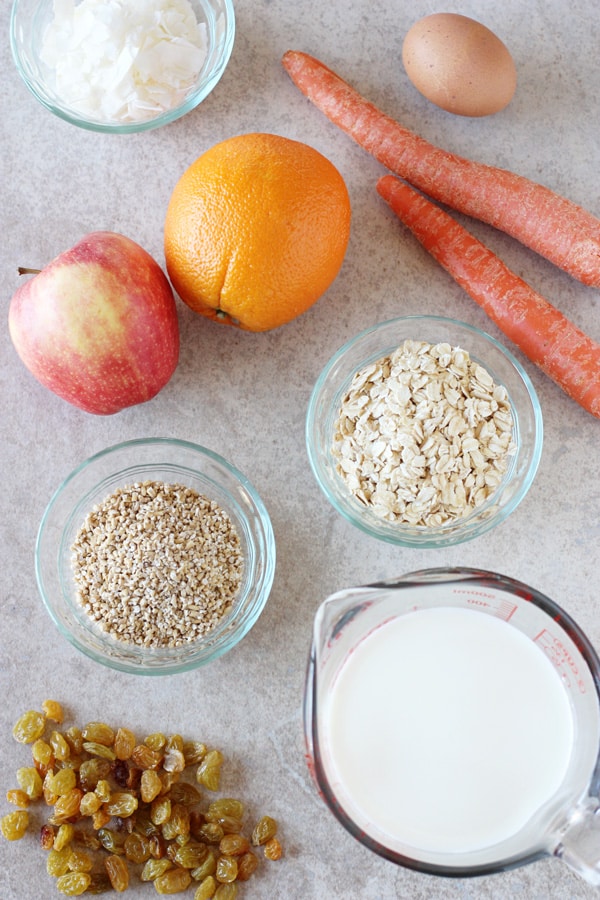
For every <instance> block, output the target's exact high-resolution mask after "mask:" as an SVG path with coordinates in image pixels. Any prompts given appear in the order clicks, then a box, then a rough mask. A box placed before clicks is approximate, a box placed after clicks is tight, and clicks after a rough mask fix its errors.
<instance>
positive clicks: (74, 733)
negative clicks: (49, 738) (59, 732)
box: [63, 725, 83, 755]
mask: <svg viewBox="0 0 600 900" xmlns="http://www.w3.org/2000/svg"><path fill="white" fill-rule="evenodd" d="M63 737H64V739H65V741H66V742H67V744H68V745H69V748H70V750H71V753H74V754H75V755H77V754H78V753H81V751H82V750H83V736H82V734H81V729H80V728H77V726H76V725H71V727H70V728H67V730H66V731H65V732H64V735H63Z"/></svg>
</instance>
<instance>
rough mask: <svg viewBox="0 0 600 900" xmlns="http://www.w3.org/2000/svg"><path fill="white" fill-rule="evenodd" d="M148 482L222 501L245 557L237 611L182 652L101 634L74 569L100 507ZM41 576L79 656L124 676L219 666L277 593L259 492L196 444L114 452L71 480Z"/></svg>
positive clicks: (158, 442)
mask: <svg viewBox="0 0 600 900" xmlns="http://www.w3.org/2000/svg"><path fill="white" fill-rule="evenodd" d="M146 479H148V480H154V481H165V482H168V483H179V484H184V485H187V486H188V487H191V488H193V489H195V490H196V491H198V492H199V493H201V494H203V495H204V496H205V497H208V498H210V499H212V500H215V501H216V503H218V504H219V506H221V507H222V508H223V509H224V510H225V511H226V512H227V513H228V514H229V517H230V518H231V520H232V522H233V524H234V526H235V528H236V530H237V532H238V536H239V539H240V542H241V550H242V553H243V556H244V572H243V577H242V584H241V587H240V590H239V594H238V597H237V599H236V601H235V603H234V606H233V609H232V610H231V612H230V613H229V614H227V615H226V616H224V618H223V619H222V620H221V621H220V622H219V623H218V624H217V625H216V626H215V627H214V628H213V629H212V630H211V631H210V632H208V634H206V635H204V636H203V637H202V638H201V639H199V640H198V641H196V642H193V643H192V642H190V643H189V644H185V645H184V646H182V647H177V648H144V647H141V646H138V645H136V644H126V643H125V642H123V641H118V640H116V639H115V638H112V637H111V636H110V635H108V634H106V633H104V632H103V631H101V630H100V629H99V628H98V627H97V626H96V625H95V623H94V622H93V620H92V618H91V617H90V616H89V615H88V614H87V613H86V611H85V610H84V608H83V607H82V606H81V605H80V603H79V602H78V600H77V593H76V585H75V581H74V578H73V574H72V569H71V546H72V544H73V541H74V539H75V536H76V534H77V532H78V531H79V529H80V528H81V526H82V524H83V522H84V520H85V518H86V516H87V514H88V513H89V512H90V511H91V509H92V507H93V506H94V504H97V503H100V502H102V501H103V500H104V499H105V498H106V497H107V496H108V495H109V494H111V493H113V491H115V490H116V489H117V488H119V487H123V486H125V485H129V484H131V483H132V482H135V481H143V480H146ZM35 569H36V577H37V582H38V587H39V590H40V593H41V596H42V599H43V601H44V603H45V605H46V609H47V610H48V612H49V613H50V616H51V617H52V619H53V620H54V623H55V624H56V625H57V627H58V629H59V631H60V632H61V633H62V634H63V635H64V637H66V638H67V639H68V640H69V641H70V642H71V643H72V644H73V645H74V646H75V647H77V649H78V650H81V651H82V652H83V653H85V654H86V655H87V656H89V657H90V658H91V659H93V660H95V661H96V662H99V663H103V664H104V665H106V666H110V667H112V668H114V669H119V670H121V671H123V672H130V673H134V674H142V675H169V674H173V673H175V672H184V671H187V670H189V669H193V668H195V667H198V666H201V665H204V664H205V663H208V662H210V661H211V660H213V659H216V658H217V657H219V656H221V655H222V654H224V653H226V652H227V651H228V650H231V648H232V647H234V646H235V645H236V644H237V643H238V642H239V641H240V640H241V639H242V638H243V637H244V635H245V634H247V633H248V631H250V629H251V628H252V626H253V625H254V624H255V622H256V621H257V619H258V617H259V616H260V614H261V612H262V610H263V608H264V606H265V603H266V602H267V599H268V596H269V593H270V591H271V586H272V583H273V577H274V574H275V539H274V536H273V529H272V526H271V521H270V519H269V515H268V513H267V510H266V509H265V506H264V504H263V502H262V500H261V499H260V497H259V496H258V494H257V492H256V490H255V488H254V487H253V486H252V484H251V483H250V482H249V481H248V479H247V478H246V477H245V476H244V475H242V474H241V473H240V472H239V471H238V470H237V469H235V468H234V467H233V466H232V465H231V464H230V463H228V462H226V460H224V459H222V458H221V457H220V456H218V455H217V454H216V453H213V452H212V451H210V450H207V449H205V448H204V447H200V446H197V445H196V444H191V443H188V442H186V441H179V440H174V439H168V438H148V439H140V440H133V441H127V442H125V443H122V444H117V445H116V446H114V447H109V448H108V449H106V450H103V451H101V452H100V453H97V454H96V455H95V456H92V457H90V458H89V459H87V460H86V461H85V462H83V463H81V465H79V466H78V467H77V468H76V469H75V470H74V471H73V472H72V473H71V474H70V475H69V476H68V477H67V478H66V479H65V481H64V482H63V483H62V484H61V485H60V487H59V488H58V490H57V491H56V492H55V494H54V496H53V497H52V499H51V500H50V503H49V504H48V507H47V508H46V511H45V513H44V516H43V518H42V521H41V524H40V527H39V531H38V536H37V542H36V548H35Z"/></svg>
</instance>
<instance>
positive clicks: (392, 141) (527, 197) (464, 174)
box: [282, 50, 600, 288]
mask: <svg viewBox="0 0 600 900" xmlns="http://www.w3.org/2000/svg"><path fill="white" fill-rule="evenodd" d="M282 62H283V66H284V68H285V69H286V71H287V72H288V74H289V75H290V77H291V79H292V81H293V82H294V83H295V84H296V85H297V87H298V88H299V89H300V90H301V91H302V93H303V94H305V96H306V97H308V99H309V100H311V101H312V102H313V103H314V104H315V105H316V106H317V107H318V108H319V109H320V110H321V112H323V113H325V115H326V116H327V117H328V118H329V119H330V120H331V121H332V122H333V123H334V124H335V125H337V126H339V128H341V129H342V130H343V131H345V132H346V133H347V134H349V135H350V137H352V138H353V139H354V140H355V141H356V142H357V143H358V144H359V145H360V146H361V147H363V149H365V150H367V151H368V152H369V153H371V154H372V155H373V156H374V157H375V158H376V159H377V160H378V161H379V162H381V163H382V164H383V165H384V166H386V168H388V169H390V170H391V171H392V172H395V173H396V174H397V175H400V176H401V177H402V178H404V179H405V180H406V181H408V182H410V184H412V185H414V186H415V187H417V188H419V190H421V191H423V192H424V193H425V194H428V195H429V196H430V197H433V198H434V199H436V200H439V201H440V202H441V203H444V204H445V205H446V206H449V207H451V208H453V209H456V210H458V211H459V212H462V213H465V214H466V215H469V216H471V217H473V218H475V219H481V221H483V222H487V223H488V224H489V225H493V226H495V227H496V228H498V229H500V230H501V231H504V232H506V233H507V234H510V235H511V236H512V237H514V238H516V239H517V240H519V241H520V242H521V243H522V244H524V245H526V246H527V247H530V248H531V249H532V250H535V251H536V252H537V253H539V254H540V255H542V256H545V257H546V258H547V259H549V260H550V261H551V262H553V263H554V264H555V265H557V266H559V267H560V268H561V269H564V271H565V272H568V273H569V274H570V275H572V276H573V277H574V278H577V279H579V280H580V281H582V282H583V283H584V284H587V285H591V286H592V287H597V288H599V287H600V219H597V218H596V217H595V216H593V215H591V213H589V212H586V211H585V210H584V209H582V208H581V207H580V206H577V205H576V204H575V203H573V202H572V201H570V200H566V199H565V198H564V197H560V196H559V195H557V194H555V193H553V192H552V191H551V190H550V189H549V188H547V187H543V186H542V185H540V184H536V183H535V182H533V181H529V180H528V179H526V178H523V177H521V176H520V175H516V174H514V173H513V172H509V171H507V170H506V169H499V168H495V167H494V166H488V165H485V164H483V163H477V162H473V161H472V160H468V159H464V158H462V157H460V156H456V155H454V154H452V153H448V152H446V151H445V150H441V149H440V148H438V147H434V146H433V145H432V144H429V143H428V142H427V141H426V140H424V138H421V137H419V136H418V135H416V134H414V133H413V132H411V131H409V130H408V129H406V128H403V127H402V126H401V125H399V124H398V122H396V121H394V120H393V119H391V118H390V117H389V116H386V115H385V114H384V113H383V112H381V111H380V110H379V109H378V108H377V107H376V106H374V105H373V104H372V103H369V102H368V101H367V100H365V99H364V97H361V95H360V94H359V93H358V92H357V91H356V90H354V88H352V87H351V86H350V85H349V84H347V83H346V82H345V81H343V80H342V79H341V78H340V77H339V76H338V75H336V74H335V72H332V71H331V69H328V68H327V66H325V65H324V64H323V63H321V62H319V61H318V60H317V59H315V58H314V57H312V56H309V55H308V54H306V53H301V52H300V51H296V50H288V51H287V53H285V54H284V56H283V60H282Z"/></svg>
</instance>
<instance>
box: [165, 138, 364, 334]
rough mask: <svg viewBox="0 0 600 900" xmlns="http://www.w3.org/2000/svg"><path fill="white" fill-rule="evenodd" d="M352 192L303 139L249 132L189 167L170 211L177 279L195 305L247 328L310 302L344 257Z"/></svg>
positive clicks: (262, 327) (169, 245)
mask: <svg viewBox="0 0 600 900" xmlns="http://www.w3.org/2000/svg"><path fill="white" fill-rule="evenodd" d="M350 215H351V213H350V199H349V196H348V190H347V188H346V184H345V182H344V179H343V178H342V176H341V175H340V173H339V172H338V170H337V169H336V167H335V166H334V165H333V163H331V162H330V161H329V160H328V159H326V158H325V157H324V156H323V155H322V154H321V153H319V152H318V151H317V150H315V149H314V148H312V147H309V146H308V145H307V144H304V143H301V142H299V141H293V140H290V139H288V138H284V137H279V136H277V135H273V134H243V135H239V136H237V137H233V138H230V139H228V140H226V141H223V142H221V143H219V144H216V145H215V146H214V147H212V148H211V149H210V150H208V151H207V152H206V153H204V154H203V155H202V156H200V157H199V158H198V159H197V160H196V161H195V162H194V163H192V165H191V166H190V167H189V168H188V169H187V170H186V171H185V172H184V174H183V175H182V176H181V178H180V179H179V181H178V182H177V184H176V185H175V189H174V190H173V193H172V195H171V198H170V201H169V205H168V209H167V214H166V219H165V230H164V240H165V261H166V265H167V271H168V274H169V278H170V279H171V282H172V284H173V287H174V288H175V290H176V291H177V293H178V294H179V296H180V297H181V299H182V300H183V301H184V302H185V303H187V304H188V306H190V307H191V308H192V309H193V310H195V311H196V312H198V313H200V314H201V315H204V316H208V317H209V318H211V319H215V320H216V321H219V322H223V323H225V324H229V325H235V326H237V327H239V328H243V329H245V330H247V331H267V330H268V329H271V328H277V327H278V326H279V325H283V324H284V323H285V322H289V321H291V320H292V319H294V318H295V317H296V316H299V315H300V314H301V313H303V312H305V311H306V310H307V309H308V308H309V307H310V306H312V304H313V303H314V302H315V301H316V300H318V298H319V297H320V296H321V295H322V294H323V293H324V292H325V291H326V290H327V288H328V287H329V286H330V284H331V283H332V282H333V280H334V279H335V278H336V276H337V274H338V272H339V270H340V267H341V265H342V262H343V259H344V256H345V253H346V248H347V245H348V239H349V236H350Z"/></svg>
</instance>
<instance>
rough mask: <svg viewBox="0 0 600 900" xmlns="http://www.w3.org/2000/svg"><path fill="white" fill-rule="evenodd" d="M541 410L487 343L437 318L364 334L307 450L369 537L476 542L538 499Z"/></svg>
mask: <svg viewBox="0 0 600 900" xmlns="http://www.w3.org/2000/svg"><path fill="white" fill-rule="evenodd" d="M542 442H543V424H542V414H541V409H540V404H539V401H538V398H537V395H536V393H535V389H534V387H533V385H532V383H531V380H530V379H529V376H528V375H527V373H526V372H525V370H524V368H523V367H522V366H521V364H520V363H519V362H518V360H517V359H516V358H515V357H514V356H513V355H512V354H511V353H510V352H509V351H508V350H507V349H506V348H505V347H503V346H502V344H501V343H499V342H498V341H497V340H495V338H493V337H492V336H491V335H489V334H486V333H485V332H483V331H480V330H479V329H477V328H474V327H473V326H471V325H468V324H466V323H464V322H459V321H456V320H454V319H449V318H444V317H439V316H406V317H403V318H399V319H394V320H391V321H388V322H384V323H381V324H378V325H376V326H374V327H373V328H369V329H368V330H366V331H364V332H362V333H361V334H359V335H358V336H357V337H355V338H353V339H352V340H350V341H348V342H347V343H346V344H345V345H344V346H343V347H341V349H340V350H338V352H337V353H336V354H335V355H334V356H333V357H332V359H331V360H330V361H329V362H328V363H327V365H326V366H325V368H324V370H323V371H322V373H321V375H320V376H319V378H318V380H317V382H316V384H315V387H314V389H313V392H312V395H311V398H310V402H309V406H308V412H307V418H306V444H307V451H308V457H309V461H310V464H311V467H312V470H313V473H314V475H315V478H316V480H317V482H318V484H319V486H320V488H321V489H322V491H323V493H324V494H325V496H326V497H327V499H328V500H329V501H330V503H331V504H332V505H333V506H334V508H335V509H336V510H337V511H338V512H339V513H341V514H342V515H343V516H345V518H346V519H348V520H349V521H350V522H352V523H353V524H354V525H356V526H357V527H358V528H361V529H362V530H363V531H365V532H366V533H367V534H370V535H371V536H373V537H375V538H379V539H380V540H384V541H388V542H389V543H393V544H398V545H403V546H411V547H423V548H427V547H445V546H450V545H453V544H458V543H461V542H463V541H467V540H470V539H472V538H475V537H478V536H479V535H481V534H483V533H485V532H486V531H489V530H490V529H491V528H493V527H494V526H496V525H498V524H499V523H500V522H502V521H504V520H505V519H506V517H507V516H509V515H510V514H511V512H513V510H514V509H515V508H516V507H517V506H518V504H519V503H520V502H521V501H522V500H523V498H524V496H525V495H526V493H527V491H528V490H529V488H530V487H531V484H532V482H533V479H534V477H535V473H536V471H537V468H538V465H539V461H540V457H541V452H542Z"/></svg>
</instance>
